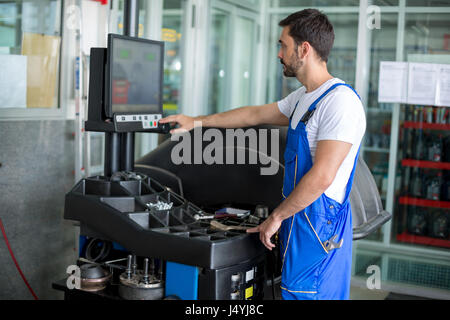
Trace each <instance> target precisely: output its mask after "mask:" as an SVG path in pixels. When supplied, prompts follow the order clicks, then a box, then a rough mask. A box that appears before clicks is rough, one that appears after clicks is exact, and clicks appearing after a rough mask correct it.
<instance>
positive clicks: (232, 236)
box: [64, 176, 264, 269]
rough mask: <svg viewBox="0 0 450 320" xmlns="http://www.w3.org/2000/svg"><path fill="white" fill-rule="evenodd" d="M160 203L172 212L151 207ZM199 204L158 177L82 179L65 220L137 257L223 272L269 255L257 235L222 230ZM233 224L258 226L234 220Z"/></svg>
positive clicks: (229, 222)
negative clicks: (203, 217) (188, 199)
mask: <svg viewBox="0 0 450 320" xmlns="http://www.w3.org/2000/svg"><path fill="white" fill-rule="evenodd" d="M158 201H162V202H165V203H172V208H171V209H168V210H157V209H156V208H149V206H148V204H150V203H151V204H155V203H157V202H158ZM203 214H206V213H204V212H203V211H202V210H201V209H200V208H198V207H197V206H196V205H194V204H192V203H190V202H188V201H187V200H186V199H184V198H183V197H181V196H180V195H178V194H176V193H174V192H173V191H171V190H170V189H168V188H166V187H164V186H162V185H161V184H160V183H158V182H157V181H155V180H154V179H152V178H149V177H144V178H143V179H140V180H122V181H111V179H109V178H105V177H101V176H97V177H92V178H87V179H83V180H81V181H80V182H79V183H78V184H76V185H75V187H74V188H73V189H72V190H71V191H70V192H69V193H68V194H67V195H66V201H65V210H64V218H65V219H68V220H75V221H79V222H80V226H81V233H82V234H84V235H88V236H89V235H91V236H92V235H95V236H96V237H99V238H102V239H104V240H110V241H113V242H116V243H118V244H120V245H122V246H123V247H124V248H126V249H127V250H129V251H130V252H132V253H133V254H136V255H139V256H144V257H154V258H160V259H163V260H167V261H172V262H178V263H182V264H187V265H194V266H199V267H204V268H209V269H218V268H223V267H227V266H232V265H235V264H236V263H241V262H243V261H246V260H249V259H253V258H255V257H257V256H259V255H261V254H263V253H264V247H263V245H262V244H261V242H260V241H259V237H258V235H257V234H247V233H246V231H241V230H231V231H220V230H216V229H213V228H212V227H211V226H210V224H209V221H203V220H199V221H197V220H196V219H195V218H194V216H195V215H203ZM220 222H221V223H223V224H225V225H227V226H233V225H240V226H244V227H254V226H255V225H254V224H250V223H246V222H245V221H242V220H240V221H239V220H234V219H231V218H224V219H220Z"/></svg>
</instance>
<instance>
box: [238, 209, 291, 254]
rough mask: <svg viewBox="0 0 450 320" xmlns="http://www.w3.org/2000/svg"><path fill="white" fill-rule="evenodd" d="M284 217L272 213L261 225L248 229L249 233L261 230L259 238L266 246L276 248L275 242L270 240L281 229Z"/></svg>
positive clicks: (270, 248)
mask: <svg viewBox="0 0 450 320" xmlns="http://www.w3.org/2000/svg"><path fill="white" fill-rule="evenodd" d="M282 222H283V220H282V219H280V218H278V217H277V216H276V215H275V214H273V213H272V214H271V215H270V216H269V218H268V219H267V220H266V221H264V222H263V223H261V224H260V225H259V226H257V227H254V228H251V229H247V232H248V233H256V232H259V239H260V240H261V242H262V243H263V244H264V246H265V247H266V248H267V249H269V250H270V251H272V249H273V248H275V244H273V243H272V242H271V241H270V238H271V237H272V236H273V235H274V234H275V233H276V232H277V231H278V229H280V227H281V223H282Z"/></svg>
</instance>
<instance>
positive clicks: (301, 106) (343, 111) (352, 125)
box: [278, 78, 366, 203]
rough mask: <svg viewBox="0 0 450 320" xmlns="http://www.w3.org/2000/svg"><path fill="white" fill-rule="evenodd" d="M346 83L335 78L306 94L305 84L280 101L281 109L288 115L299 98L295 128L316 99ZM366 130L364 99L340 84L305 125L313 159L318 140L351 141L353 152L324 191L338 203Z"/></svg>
mask: <svg viewBox="0 0 450 320" xmlns="http://www.w3.org/2000/svg"><path fill="white" fill-rule="evenodd" d="M343 82H344V81H342V80H340V79H338V78H333V79H330V80H328V81H327V82H325V83H324V84H323V85H321V86H320V87H319V88H317V89H316V90H314V91H312V92H309V93H306V88H305V87H300V88H299V89H297V90H295V91H294V92H292V93H291V94H290V95H288V96H287V97H286V98H284V99H283V100H281V101H279V102H278V108H279V109H280V111H281V112H282V113H283V114H284V115H285V116H286V117H288V118H289V117H290V116H291V114H292V112H293V111H294V108H295V105H296V103H297V101H299V103H298V106H297V109H296V110H295V114H294V116H293V117H292V129H295V128H296V127H297V124H298V123H299V122H300V119H301V118H302V117H303V115H304V114H305V112H306V111H307V110H308V108H309V107H310V106H311V104H312V103H313V102H314V101H315V100H316V99H317V98H319V97H320V96H321V95H322V94H323V93H324V92H325V91H326V90H327V89H328V88H330V87H331V86H332V85H333V84H335V83H343ZM365 130H366V116H365V112H364V107H363V105H362V103H361V100H360V99H359V98H358V96H357V95H356V94H355V93H354V92H353V90H351V89H350V88H349V87H346V86H338V87H337V88H335V89H333V90H332V91H330V92H329V93H328V94H327V95H326V96H325V97H323V98H322V99H321V100H320V102H319V103H318V104H317V107H316V111H315V112H314V114H313V116H312V117H311V119H309V121H308V123H307V125H306V132H307V135H308V142H309V148H310V149H311V157H312V159H313V162H314V157H315V153H316V148H317V142H318V141H321V140H339V141H344V142H348V143H351V144H352V147H351V149H350V152H349V154H348V155H347V157H346V158H345V159H344V162H343V163H342V165H341V166H340V167H339V170H338V172H337V174H336V177H335V179H334V180H333V182H332V184H331V185H330V187H329V188H328V189H327V190H326V191H325V194H326V195H327V196H328V197H330V198H331V199H333V200H335V201H337V202H339V203H342V202H343V201H344V197H345V189H346V186H347V182H348V179H349V177H350V174H351V171H352V169H353V165H354V162H355V157H356V153H357V152H358V149H359V146H360V144H361V140H362V138H363V135H364V132H365Z"/></svg>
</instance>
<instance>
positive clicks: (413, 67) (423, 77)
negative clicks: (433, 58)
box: [408, 63, 439, 105]
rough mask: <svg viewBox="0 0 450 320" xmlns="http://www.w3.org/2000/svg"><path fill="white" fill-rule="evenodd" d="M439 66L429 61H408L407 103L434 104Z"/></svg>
mask: <svg viewBox="0 0 450 320" xmlns="http://www.w3.org/2000/svg"><path fill="white" fill-rule="evenodd" d="M438 80H439V67H438V65H437V64H431V63H410V64H409V74H408V103H409V104H420V105H435V104H436V86H437V84H438Z"/></svg>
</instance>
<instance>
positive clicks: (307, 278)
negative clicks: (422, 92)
mask: <svg viewBox="0 0 450 320" xmlns="http://www.w3.org/2000/svg"><path fill="white" fill-rule="evenodd" d="M280 26H281V27H283V30H282V33H281V37H280V40H279V43H280V46H281V47H280V50H279V53H278V58H279V59H280V61H281V63H282V64H283V66H284V75H285V76H286V77H296V78H297V80H298V81H299V82H300V83H301V84H303V86H302V87H300V88H299V89H298V90H296V91H294V92H292V93H291V94H290V95H289V96H287V97H286V98H285V99H283V100H281V101H279V102H278V103H271V104H266V105H263V106H248V107H242V108H239V109H235V110H231V111H228V112H224V113H220V114H213V115H209V116H201V117H195V118H191V117H187V116H184V115H176V116H170V117H167V118H166V119H163V120H161V122H162V123H178V124H179V126H180V128H179V129H175V130H173V131H172V133H177V132H180V131H183V130H191V129H192V128H193V127H194V121H202V123H203V126H207V127H222V128H236V127H248V126H255V125H259V124H273V125H289V129H288V136H287V143H286V150H285V154H284V159H285V173H284V174H285V176H284V182H283V189H282V190H283V191H282V193H283V198H284V201H283V202H282V203H281V204H280V205H279V206H278V207H277V208H276V209H275V210H274V211H273V212H272V213H271V215H270V216H269V218H268V219H267V220H266V221H265V222H263V223H262V224H261V225H259V226H258V227H256V228H252V229H249V230H248V232H259V237H260V239H261V241H262V243H263V244H264V245H265V246H266V247H267V248H268V249H269V250H272V249H273V248H274V247H275V245H274V244H273V243H272V242H271V237H272V236H273V235H274V234H276V232H277V231H279V239H280V253H281V255H282V283H281V288H282V297H283V299H348V298H349V292H350V276H351V257H352V252H351V251H352V220H351V218H352V217H351V208H350V203H349V193H350V189H351V186H352V182H353V173H354V169H355V166H356V160H357V157H358V154H359V147H360V144H361V140H362V137H363V135H364V132H365V128H366V121H365V113H364V109H363V106H362V104H361V101H360V99H359V96H358V95H357V94H356V92H355V91H354V90H353V89H352V88H351V87H350V86H348V85H346V84H345V83H344V82H343V81H342V80H340V79H337V78H334V77H333V76H331V75H330V74H329V73H328V70H327V59H328V55H329V53H330V50H331V48H332V46H333V42H334V31H333V26H332V25H331V23H330V22H329V20H328V18H327V17H326V16H325V15H324V14H322V13H321V12H319V11H317V10H314V9H306V10H302V11H300V12H296V13H294V14H292V15H290V16H289V17H287V18H286V19H284V20H283V21H281V22H280Z"/></svg>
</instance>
